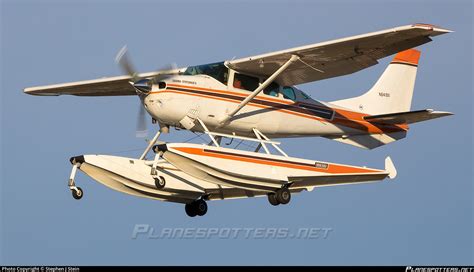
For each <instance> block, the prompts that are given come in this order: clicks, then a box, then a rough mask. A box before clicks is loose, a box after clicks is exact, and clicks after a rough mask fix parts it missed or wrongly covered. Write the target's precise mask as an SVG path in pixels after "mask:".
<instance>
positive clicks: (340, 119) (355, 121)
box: [150, 50, 408, 134]
mask: <svg viewBox="0 0 474 272" xmlns="http://www.w3.org/2000/svg"><path fill="white" fill-rule="evenodd" d="M407 51H408V50H407ZM167 85H168V86H171V87H179V88H186V89H190V90H193V89H195V90H202V91H207V92H210V93H211V94H209V95H201V94H192V93H187V92H179V91H174V90H173V91H171V90H165V91H155V92H150V93H152V94H157V93H180V94H185V95H192V96H197V97H204V98H210V99H215V100H221V101H226V102H231V103H236V104H240V101H235V100H231V99H226V98H220V97H215V96H213V95H212V93H220V94H228V95H235V96H239V97H247V96H248V95H246V94H241V93H238V92H232V91H223V90H215V89H209V88H202V87H195V86H185V85H179V84H167ZM257 97H258V99H257V100H263V101H268V102H274V103H279V104H283V105H292V104H293V105H295V107H298V106H297V105H296V103H294V102H287V101H281V100H278V99H272V98H264V97H261V96H257ZM249 105H251V106H254V107H258V108H263V109H271V108H273V107H271V106H265V105H260V104H256V103H252V102H250V103H249ZM274 109H275V110H276V111H279V112H284V113H287V114H291V115H295V116H300V117H305V118H308V119H312V120H317V121H320V122H323V123H336V124H340V125H343V126H347V127H350V128H354V129H358V130H361V131H365V132H368V133H374V134H379V133H389V132H395V131H401V130H407V129H408V125H386V126H384V125H374V124H372V123H370V122H368V121H366V120H364V118H363V117H364V116H368V114H363V113H359V112H353V111H347V110H342V109H335V108H332V110H334V111H335V115H334V118H333V121H336V122H331V121H330V120H327V119H323V118H319V117H316V116H313V115H309V114H304V113H298V112H293V111H289V110H285V109H276V108H274Z"/></svg>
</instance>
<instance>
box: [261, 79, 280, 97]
mask: <svg viewBox="0 0 474 272" xmlns="http://www.w3.org/2000/svg"><path fill="white" fill-rule="evenodd" d="M279 88H280V86H278V84H277V83H275V82H272V83H271V84H270V85H268V86H267V87H266V88H265V89H264V90H263V93H264V94H266V95H271V96H275V97H278V93H279V90H278V89H279Z"/></svg>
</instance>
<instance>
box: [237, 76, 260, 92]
mask: <svg viewBox="0 0 474 272" xmlns="http://www.w3.org/2000/svg"><path fill="white" fill-rule="evenodd" d="M258 85H259V79H258V78H256V77H253V76H248V75H244V74H237V73H235V74H234V83H233V84H232V86H234V88H237V89H242V90H247V91H251V92H252V91H254V90H255V89H257V88H258Z"/></svg>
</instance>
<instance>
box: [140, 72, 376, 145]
mask: <svg viewBox="0 0 474 272" xmlns="http://www.w3.org/2000/svg"><path fill="white" fill-rule="evenodd" d="M163 81H164V82H166V88H162V89H160V88H159V87H158V85H154V86H153V89H152V91H151V92H150V93H149V94H148V95H147V96H146V97H144V98H143V103H144V105H145V108H146V109H147V111H148V112H149V113H150V115H151V116H152V117H153V118H154V119H156V120H158V121H159V122H160V123H161V124H165V125H169V126H175V127H181V125H180V121H181V120H182V119H183V118H184V117H185V116H189V117H191V118H199V119H201V120H202V121H203V122H204V123H205V124H206V126H208V128H209V129H210V130H212V131H216V132H226V133H236V134H239V135H249V134H251V133H252V129H253V128H256V129H258V130H260V131H261V132H262V133H264V134H265V135H267V136H269V137H298V136H312V135H346V134H347V135H353V134H361V133H367V131H364V128H362V129H361V128H360V124H359V122H353V121H351V120H349V119H348V118H347V117H344V116H340V114H338V112H336V109H335V107H334V106H333V105H330V104H328V103H323V102H318V101H316V100H313V99H311V98H309V97H307V96H306V95H305V94H304V93H302V92H301V91H300V90H298V89H296V88H294V87H292V88H293V90H294V94H295V98H294V99H288V98H285V97H283V95H282V94H281V93H280V94H278V96H272V95H268V94H265V93H263V92H262V93H260V94H259V95H257V96H256V97H255V98H254V99H253V100H252V101H251V102H250V103H249V104H248V105H246V106H245V107H244V108H242V110H241V111H239V112H238V113H237V114H236V116H235V117H234V118H232V119H231V122H230V123H228V124H227V125H225V126H222V127H219V121H220V120H222V119H223V118H224V117H225V114H226V113H228V112H230V111H231V110H232V109H234V108H235V107H237V105H238V104H239V103H240V102H241V101H242V100H243V99H245V97H247V96H248V95H249V94H250V91H246V90H242V89H238V88H234V87H233V86H231V85H230V84H229V85H227V86H226V85H224V84H222V83H220V82H218V81H217V80H215V79H214V78H212V77H209V76H206V75H192V76H190V75H176V76H173V77H170V78H167V79H166V80H163ZM229 81H230V80H229ZM344 122H345V123H347V124H349V125H347V124H344ZM351 123H352V124H351ZM200 129H201V128H200V127H199V126H195V128H193V129H192V130H196V131H199V130H200Z"/></svg>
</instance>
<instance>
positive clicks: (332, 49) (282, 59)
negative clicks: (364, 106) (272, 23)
mask: <svg viewBox="0 0 474 272" xmlns="http://www.w3.org/2000/svg"><path fill="white" fill-rule="evenodd" d="M449 32H452V31H450V30H447V29H443V28H440V27H436V26H433V25H428V24H413V25H407V26H401V27H396V28H391V29H387V30H382V31H377V32H372V33H368V34H362V35H357V36H352V37H348V38H342V39H337V40H332V41H328V42H323V43H316V44H311V45H306V46H301V47H296V48H291V49H287V50H282V51H277V52H272V53H268V54H263V55H257V56H252V57H247V58H242V59H236V60H230V61H227V62H226V65H227V66H228V67H230V68H232V69H234V70H236V71H237V72H242V73H246V74H252V75H258V76H262V77H269V76H271V75H272V74H273V73H274V72H275V71H276V70H277V69H278V68H279V67H281V66H282V65H283V64H284V63H286V62H287V61H288V60H289V59H290V58H291V56H292V55H296V56H298V57H299V60H298V61H295V62H293V63H292V64H291V65H290V66H289V67H288V68H287V69H286V70H285V71H284V72H282V73H281V74H280V75H279V76H278V77H277V78H276V82H278V83H280V84H281V85H297V84H303V83H307V82H312V81H317V80H322V79H327V78H332V77H337V76H342V75H347V74H351V73H354V72H357V71H359V70H362V69H365V68H367V67H370V66H372V65H375V64H377V63H378V61H377V60H378V59H381V58H384V57H386V56H389V55H392V54H394V53H397V52H400V51H403V50H406V49H409V48H413V47H416V46H419V45H422V44H425V43H427V42H430V41H431V38H430V37H434V36H438V35H441V34H445V33H449Z"/></svg>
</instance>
